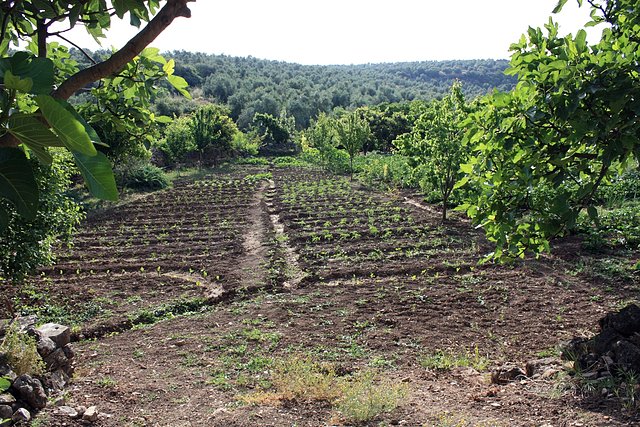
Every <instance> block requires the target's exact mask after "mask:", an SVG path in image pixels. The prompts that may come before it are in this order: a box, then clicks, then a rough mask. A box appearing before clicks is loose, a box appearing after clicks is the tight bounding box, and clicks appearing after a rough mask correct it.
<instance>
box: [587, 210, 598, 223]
mask: <svg viewBox="0 0 640 427" xmlns="http://www.w3.org/2000/svg"><path fill="white" fill-rule="evenodd" d="M587 214H588V215H589V218H591V220H592V221H593V222H594V223H596V224H599V223H600V219H599V217H598V209H596V208H595V206H589V207H588V208H587Z"/></svg>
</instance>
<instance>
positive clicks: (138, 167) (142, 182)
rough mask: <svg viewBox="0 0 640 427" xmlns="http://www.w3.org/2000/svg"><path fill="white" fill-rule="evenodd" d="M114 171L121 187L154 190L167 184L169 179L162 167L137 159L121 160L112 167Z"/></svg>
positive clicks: (165, 186) (160, 188)
mask: <svg viewBox="0 0 640 427" xmlns="http://www.w3.org/2000/svg"><path fill="white" fill-rule="evenodd" d="M114 173H115V175H116V181H117V183H118V186H119V187H121V188H122V187H127V188H131V189H133V190H142V191H155V190H162V189H163V188H167V187H168V186H169V179H168V178H167V175H166V174H165V173H164V171H163V170H162V169H160V168H159V167H157V166H154V165H151V164H149V163H147V162H146V161H141V160H138V159H130V160H129V161H124V162H121V163H120V164H118V165H117V166H116V167H115V168H114Z"/></svg>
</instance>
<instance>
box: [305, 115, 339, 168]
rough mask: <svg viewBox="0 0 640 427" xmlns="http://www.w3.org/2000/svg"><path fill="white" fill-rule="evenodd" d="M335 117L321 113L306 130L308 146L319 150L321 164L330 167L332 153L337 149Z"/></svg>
mask: <svg viewBox="0 0 640 427" xmlns="http://www.w3.org/2000/svg"><path fill="white" fill-rule="evenodd" d="M335 127H336V125H335V119H333V118H331V117H329V116H327V115H326V114H325V113H320V115H319V116H318V118H317V119H316V120H315V121H314V122H312V123H311V126H310V127H309V128H308V129H307V130H306V131H305V132H304V134H303V136H304V138H305V144H304V147H303V150H304V149H305V147H306V148H314V149H316V150H317V152H318V156H319V158H320V159H319V164H320V165H321V166H322V167H323V168H325V169H328V166H329V159H330V157H331V153H332V152H333V151H334V150H335V144H336V138H337V135H336V130H335Z"/></svg>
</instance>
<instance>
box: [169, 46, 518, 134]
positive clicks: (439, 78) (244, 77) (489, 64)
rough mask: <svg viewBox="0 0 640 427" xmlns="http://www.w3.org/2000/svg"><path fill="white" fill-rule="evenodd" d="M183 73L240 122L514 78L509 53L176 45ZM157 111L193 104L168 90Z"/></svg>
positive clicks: (300, 118)
mask: <svg viewBox="0 0 640 427" xmlns="http://www.w3.org/2000/svg"><path fill="white" fill-rule="evenodd" d="M165 56H166V57H167V58H173V59H174V60H175V62H176V74H178V75H180V76H182V77H184V78H185V79H186V80H187V82H188V83H189V85H190V86H191V89H190V90H191V91H192V92H193V93H194V94H195V95H196V97H201V98H204V99H206V100H209V101H212V102H216V103H221V104H226V105H227V106H228V107H229V108H230V110H231V117H232V118H233V119H234V120H235V121H236V122H237V123H238V126H239V127H240V128H241V129H247V128H248V126H249V125H250V124H251V121H252V120H253V118H254V116H255V114H256V113H267V114H271V115H273V116H279V115H281V114H282V112H283V111H286V114H287V115H290V116H293V117H294V118H295V124H296V128H298V129H303V128H306V127H308V126H309V123H310V120H311V119H313V118H315V117H317V115H318V113H319V112H322V111H324V112H330V111H332V110H333V109H334V108H345V109H351V108H356V107H360V106H365V105H378V104H381V103H394V102H403V101H412V100H430V99H434V98H440V97H442V96H443V95H444V94H446V93H447V91H448V90H449V88H450V87H451V84H452V83H453V81H455V80H460V81H461V82H462V83H463V90H464V92H465V94H466V96H467V98H468V99H471V98H473V97H475V96H478V95H483V94H486V93H488V92H490V91H492V90H493V89H494V88H498V89H501V90H510V89H511V88H513V86H514V84H515V80H514V78H513V77H511V76H506V75H504V70H505V68H506V67H507V65H508V61H506V60H465V61H426V62H406V63H392V64H365V65H329V66H321V65H299V64H292V63H286V62H279V61H268V60H263V59H257V58H253V57H248V58H239V57H231V56H225V55H208V54H204V53H192V52H185V51H174V52H169V53H166V54H165ZM156 108H157V110H158V112H160V113H162V114H166V115H170V116H171V115H181V114H183V113H187V112H190V111H192V110H193V109H194V108H195V105H194V103H189V102H187V101H186V100H185V99H184V98H178V97H172V96H167V97H164V98H160V99H157V100H156Z"/></svg>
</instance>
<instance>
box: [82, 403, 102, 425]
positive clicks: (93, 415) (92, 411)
mask: <svg viewBox="0 0 640 427" xmlns="http://www.w3.org/2000/svg"><path fill="white" fill-rule="evenodd" d="M82 420H83V421H88V422H90V423H93V422H95V421H98V408H97V407H95V406H89V407H88V408H87V410H86V411H84V414H82Z"/></svg>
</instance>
